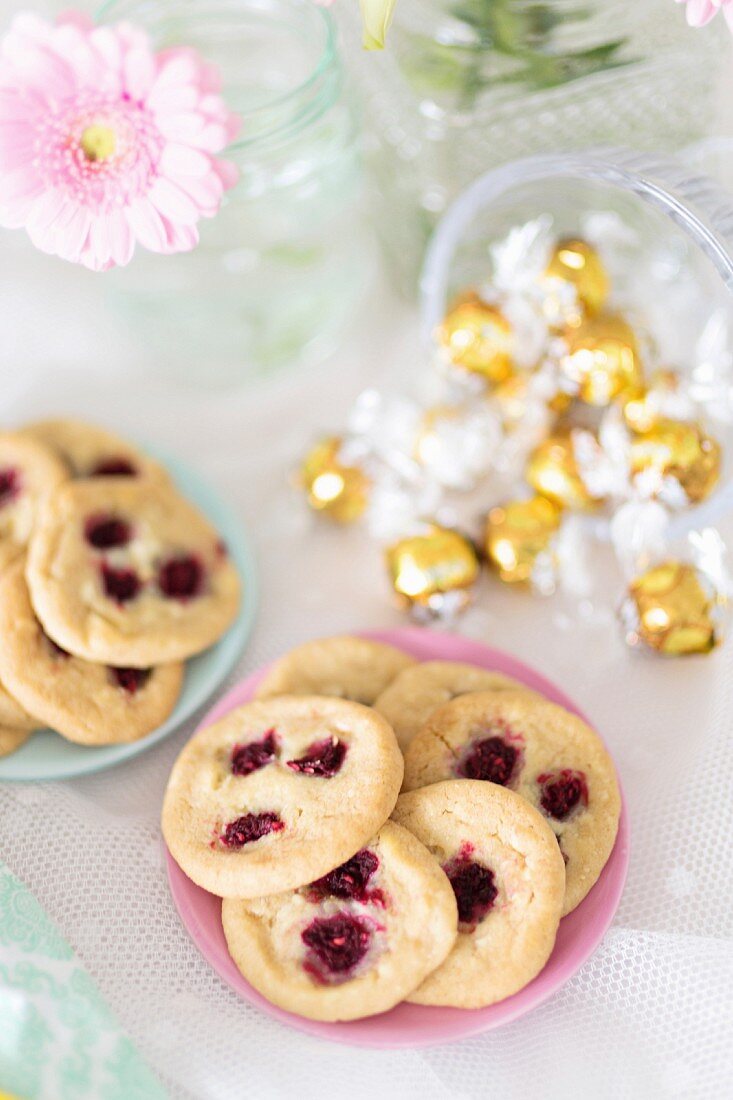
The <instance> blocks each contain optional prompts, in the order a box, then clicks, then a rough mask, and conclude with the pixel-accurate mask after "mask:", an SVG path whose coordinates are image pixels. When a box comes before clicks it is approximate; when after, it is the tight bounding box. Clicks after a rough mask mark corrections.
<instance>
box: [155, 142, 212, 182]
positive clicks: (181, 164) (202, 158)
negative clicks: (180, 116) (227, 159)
mask: <svg viewBox="0 0 733 1100" xmlns="http://www.w3.org/2000/svg"><path fill="white" fill-rule="evenodd" d="M160 169H161V172H162V174H163V175H164V176H168V175H173V176H177V175H183V176H195V177H196V178H199V177H200V176H205V175H206V174H207V173H208V172H210V171H211V157H209V156H207V155H206V153H203V152H201V150H200V149H194V148H193V147H192V146H190V145H182V144H180V143H178V142H169V143H168V145H166V147H165V148H164V149H163V152H162V154H161V158H160Z"/></svg>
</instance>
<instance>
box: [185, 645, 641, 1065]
mask: <svg viewBox="0 0 733 1100" xmlns="http://www.w3.org/2000/svg"><path fill="white" fill-rule="evenodd" d="M359 633H361V634H362V636H363V637H365V638H373V639H375V641H379V642H388V643H389V644H391V645H395V646H399V647H400V649H404V650H405V651H406V652H407V653H411V654H412V655H413V656H415V657H418V658H419V659H420V660H423V661H431V660H436V659H441V660H449V661H466V662H468V663H469V664H474V665H480V666H481V667H482V668H487V669H492V670H495V671H496V672H504V673H506V674H507V675H508V676H513V677H514V678H515V679H516V680H521V681H522V682H523V683H525V684H526V685H527V686H528V687H531V688H534V689H535V691H539V692H541V693H542V694H543V695H545V696H546V697H547V698H548V699H550V700H551V701H552V702H554V703H560V704H561V706H564V707H566V708H567V709H568V710H571V711H574V712H575V714H579V715H580V716H581V717H584V716H583V715H582V714H581V712H580V711H579V710H578V708H577V707H576V706H575V704H574V703H573V702H572V701H571V700H570V699H568V697H567V696H566V695H565V694H564V693H563V692H562V691H560V689H559V688H557V687H555V686H554V684H551V683H550V682H549V680H545V679H544V677H543V676H540V675H539V673H537V672H534V671H533V670H532V669H531V668H528V667H527V665H523V664H522V663H521V662H520V661H517V660H516V659H515V658H514V657H510V656H509V655H508V654H506V653H501V652H500V651H499V650H497V649H490V648H489V647H488V646H485V645H481V644H480V643H479V642H474V641H470V640H469V639H468V638H461V637H458V636H457V635H453V634H440V633H438V632H436V631H433V630H422V629H419V628H416V627H415V628H406V629H401V630H364V631H360V632H359ZM265 671H266V670H265V669H261V670H260V671H259V672H255V673H253V674H252V675H251V676H248V677H247V679H246V680H244V681H243V682H242V683H241V684H238V685H237V686H236V687H234V688H232V690H231V691H230V692H229V693H228V694H227V695H225V696H224V698H223V699H221V700H220V701H219V702H218V703H217V705H216V706H215V707H214V708H213V710H211V711H210V712H209V713H208V714H207V715H206V717H205V718H204V720H203V721H202V722H201V727H200V728H203V727H204V726H208V725H210V724H211V723H212V722H214V721H216V720H217V719H218V718H221V717H223V716H224V715H225V714H227V713H228V712H229V711H230V710H232V709H233V708H234V707H237V706H240V705H241V704H242V703H246V702H248V701H249V700H250V699H251V698H252V694H253V692H254V690H255V688H256V687H257V684H258V683H259V681H260V680H261V678H262V676H263V675H264V673H265ZM586 721H587V719H586ZM166 856H167V861H168V880H169V883H170V888H171V893H172V895H173V900H174V902H175V904H176V906H177V908H178V912H179V913H180V916H181V920H182V921H183V923H184V925H185V926H186V928H187V929H188V932H189V933H190V935H191V937H192V939H193V941H194V943H195V944H196V946H197V947H198V949H199V951H200V952H201V954H202V955H203V956H204V958H206V959H207V960H208V961H209V962H210V963H211V965H212V966H213V967H214V969H215V970H216V971H217V973H218V974H219V975H220V976H221V977H222V978H223V979H224V981H225V982H227V983H228V984H229V985H230V986H231V987H232V988H233V989H235V990H236V991H237V993H239V994H240V995H241V996H242V997H244V999H245V1000H246V1001H249V1003H250V1004H253V1005H257V1007H258V1008H261V1009H262V1011H263V1012H266V1013H268V1015H270V1016H274V1017H275V1019H276V1020H280V1021H281V1022H282V1023H284V1024H288V1025H289V1026H290V1027H294V1028H297V1030H298V1031H304V1032H306V1033H307V1034H309V1035H317V1036H319V1037H320V1038H322V1039H331V1040H333V1041H335V1042H338V1043H350V1044H352V1045H354V1046H362V1047H380V1048H382V1049H387V1048H392V1049H394V1048H398V1047H420V1046H429V1045H431V1044H433V1043H445V1042H449V1041H450V1040H452V1039H465V1038H467V1037H468V1036H470V1035H478V1034H479V1033H481V1032H484V1031H490V1030H491V1029H492V1028H495V1027H498V1026H499V1025H500V1024H505V1023H509V1021H510V1020H516V1019H517V1018H518V1017H519V1016H524V1014H525V1013H526V1012H529V1011H531V1009H533V1008H535V1007H536V1006H537V1005H539V1004H541V1003H542V1002H543V1001H546V1000H547V998H548V997H551V996H552V994H553V993H555V992H556V990H558V989H559V988H560V987H561V986H562V985H563V984H564V983H565V982H566V981H568V979H569V978H571V977H572V976H573V974H575V973H576V971H577V970H579V968H580V967H581V966H582V965H583V963H584V962H585V961H586V959H587V958H588V957H589V956H590V955H591V953H592V952H593V951H594V950H595V948H596V947H597V946H598V944H599V943H600V941H601V939H602V938H603V935H604V933H605V931H606V929H607V928H608V926H609V925H610V923H611V921H612V920H613V916H614V913H615V912H616V909H617V908H618V904H619V901H620V899H621V893H622V891H623V887H624V881H625V879H626V871H627V868H628V862H629V825H628V818H627V814H626V806H625V805H623V806H622V810H621V821H620V824H619V831H618V837H617V839H616V845H615V847H614V849H613V852H612V853H611V857H610V859H609V861H608V863H607V864H606V866H605V867H604V869H603V872H602V874H601V876H600V878H599V879H598V882H597V883H596V884H595V886H594V887H593V889H592V890H591V892H590V893H589V894H588V896H587V897H586V898H585V899H584V901H583V902H581V904H580V905H579V906H578V908H577V909H575V910H574V911H573V912H572V913H570V914H569V915H568V916H567V917H565V918H564V919H563V920H562V921H561V922H560V928H559V930H558V934H557V941H556V943H555V948H554V950H553V952H552V955H551V956H550V958H549V960H548V962H547V965H546V966H545V968H544V970H543V971H542V973H541V974H538V976H537V977H536V978H535V979H534V981H532V982H530V983H529V985H527V986H525V988H524V989H522V990H520V991H519V993H515V994H514V996H513V997H508V998H507V999H506V1000H505V1001H501V1002H500V1003H499V1004H495V1005H490V1006H489V1008H480V1009H472V1010H466V1009H459V1008H425V1007H423V1006H421V1005H410V1004H400V1005H398V1006H397V1007H396V1008H393V1009H392V1010H391V1012H385V1013H383V1014H382V1015H381V1016H372V1017H370V1018H369V1019H366V1020H354V1021H351V1022H349V1023H338V1024H324V1023H319V1022H318V1021H316V1020H306V1019H304V1018H303V1017H302V1016H295V1015H293V1014H292V1013H290V1012H285V1011H284V1010H283V1009H282V1008H277V1007H276V1006H275V1005H271V1004H270V1003H269V1001H266V1000H265V998H264V997H262V996H261V995H260V994H259V993H258V992H257V991H256V990H255V989H253V988H252V986H251V985H249V984H248V983H247V982H246V981H245V980H244V978H243V977H242V975H241V974H240V973H239V971H238V970H237V968H236V966H235V965H234V963H233V962H232V959H231V957H230V955H229V952H228V950H227V945H226V940H225V939H224V932H223V930H222V926H221V900H220V899H219V898H217V897H214V896H213V894H208V893H206V891H205V890H202V889H200V887H198V886H196V885H194V883H193V882H191V880H190V879H189V878H187V876H186V875H184V873H183V871H181V869H180V867H179V866H178V865H177V864H176V863H175V861H174V860H173V858H172V857H171V855H170V853H168V852H166Z"/></svg>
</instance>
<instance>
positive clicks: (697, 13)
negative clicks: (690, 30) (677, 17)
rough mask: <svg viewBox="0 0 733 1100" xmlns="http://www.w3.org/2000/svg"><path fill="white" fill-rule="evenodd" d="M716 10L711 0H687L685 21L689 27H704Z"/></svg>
mask: <svg viewBox="0 0 733 1100" xmlns="http://www.w3.org/2000/svg"><path fill="white" fill-rule="evenodd" d="M717 10H718V9H717V8H716V6H715V4H713V3H712V0H688V2H687V9H686V15H687V22H688V23H689V24H690V26H691V27H704V26H705V24H706V23H709V22H710V20H711V19H712V18H713V17H714V16H715V14H716V12H717Z"/></svg>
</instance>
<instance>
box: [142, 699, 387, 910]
mask: <svg viewBox="0 0 733 1100" xmlns="http://www.w3.org/2000/svg"><path fill="white" fill-rule="evenodd" d="M402 772H403V761H402V754H401V753H400V750H399V748H398V745H397V741H396V739H395V735H394V733H393V732H392V729H391V727H390V726H389V725H388V724H387V722H386V721H385V720H384V718H382V716H381V715H379V714H377V713H376V712H375V711H372V710H369V709H368V708H367V707H363V706H361V705H360V704H359V703H351V702H347V701H345V700H343V699H329V698H325V697H321V696H282V697H281V698H277V699H268V700H263V701H261V702H255V703H248V704H247V705H246V706H242V707H239V708H237V709H236V710H233V711H232V712H231V714H228V715H227V716H226V718H222V719H221V721H220V722H216V723H215V724H214V725H212V726H208V727H207V728H206V729H204V730H200V731H199V732H198V733H197V734H195V735H194V737H192V738H191V740H190V741H189V742H188V744H187V745H186V747H185V748H184V749H183V752H182V753H181V754H180V756H179V757H178V759H177V761H176V763H175V764H174V766H173V771H172V772H171V776H170V779H169V781H168V787H167V790H166V794H165V800H164V803H163V835H164V837H165V840H166V844H167V845H168V848H169V849H170V852H171V855H172V856H173V858H174V859H175V860H176V862H177V863H178V864H179V866H180V867H181V868H182V869H183V870H184V871H185V872H186V874H187V875H188V877H189V878H191V879H193V881H194V882H195V883H197V884H198V885H199V886H203V888H204V889H205V890H210V891H211V892H212V893H214V894H219V895H220V896H221V897H238V898H255V897H260V896H261V895H263V894H274V893H277V892H278V891H280V890H294V889H296V888H297V887H299V886H303V885H305V883H308V882H313V880H314V879H317V878H320V877H321V876H322V875H325V874H327V872H328V871H330V870H332V869H333V868H334V867H337V866H338V865H339V864H340V863H343V862H344V861H345V860H347V859H350V858H351V856H353V855H354V853H355V852H357V851H358V850H359V849H360V848H361V847H363V845H364V844H366V843H367V841H368V840H369V839H370V838H371V837H372V836H374V834H375V833H376V832H377V830H378V829H379V828H381V826H382V825H383V824H384V822H385V821H386V820H387V818H388V817H389V815H390V813H391V812H392V808H393V806H394V804H395V801H396V799H397V795H398V794H399V789H400V784H401V782H402Z"/></svg>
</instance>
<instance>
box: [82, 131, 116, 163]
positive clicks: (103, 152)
mask: <svg viewBox="0 0 733 1100" xmlns="http://www.w3.org/2000/svg"><path fill="white" fill-rule="evenodd" d="M80 144H81V148H82V152H83V153H84V156H85V157H86V158H87V160H91V161H97V160H107V158H108V157H111V156H112V154H113V153H114V151H115V149H116V148H117V138H116V136H115V132H114V130H112V129H111V128H110V127H109V126H103V125H101V124H98V123H95V124H93V125H92V126H87V127H86V128H85V129H84V130H83V131H82V135H81V142H80Z"/></svg>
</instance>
